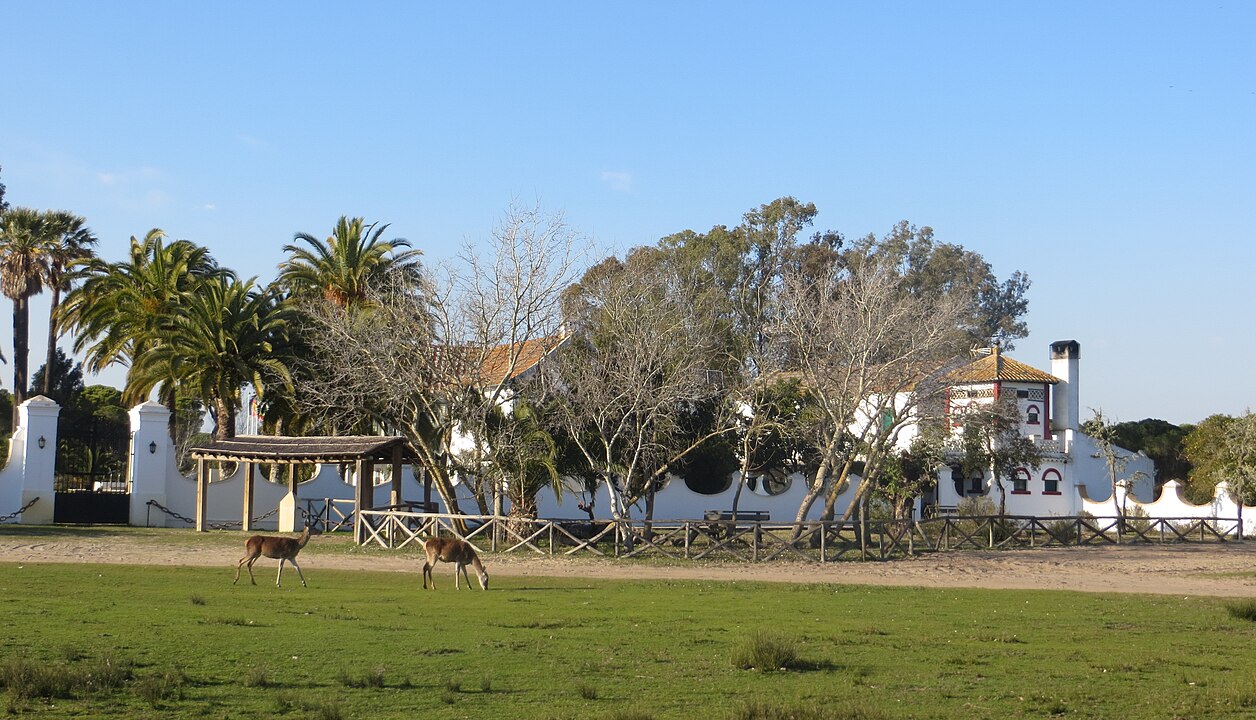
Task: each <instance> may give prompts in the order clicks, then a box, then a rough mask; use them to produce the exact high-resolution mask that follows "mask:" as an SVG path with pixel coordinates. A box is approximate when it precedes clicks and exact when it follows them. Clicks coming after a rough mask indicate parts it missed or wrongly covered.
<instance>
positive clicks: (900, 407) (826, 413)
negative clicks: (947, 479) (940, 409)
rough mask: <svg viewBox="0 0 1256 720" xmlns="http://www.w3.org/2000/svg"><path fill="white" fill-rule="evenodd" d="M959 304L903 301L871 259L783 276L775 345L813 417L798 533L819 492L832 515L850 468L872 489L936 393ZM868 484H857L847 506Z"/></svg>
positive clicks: (943, 298) (946, 298) (962, 301)
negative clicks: (904, 431)
mask: <svg viewBox="0 0 1256 720" xmlns="http://www.w3.org/2000/svg"><path fill="white" fill-rule="evenodd" d="M968 301H969V299H968V298H967V297H963V296H957V295H915V294H912V293H911V292H909V291H908V289H907V288H906V287H905V286H904V284H903V282H902V276H901V274H900V273H899V272H898V268H897V267H896V266H895V265H894V264H893V263H892V262H891V261H888V260H886V259H884V258H880V257H878V256H876V255H869V256H865V257H863V258H860V261H859V262H855V263H850V264H848V265H846V266H840V265H837V264H834V265H832V266H830V269H829V271H828V272H826V273H820V274H817V273H815V272H809V273H807V274H803V273H798V272H788V273H786V275H785V276H784V278H783V283H782V291H781V300H780V310H779V314H778V316H777V320H776V323H775V326H774V327H773V335H774V341H775V342H778V343H783V344H784V345H785V346H786V347H787V350H788V351H787V353H786V355H785V357H786V360H785V362H786V363H788V365H789V366H792V368H794V370H795V371H796V372H797V373H798V374H799V375H800V377H801V379H802V383H803V385H804V387H805V388H806V390H807V391H808V394H809V398H810V401H811V403H812V404H813V405H814V408H815V410H816V412H815V421H814V422H812V423H810V427H809V432H808V438H809V442H810V443H811V445H812V447H813V449H814V451H815V454H816V463H815V466H814V469H813V470H812V472H811V474H810V477H809V478H808V482H807V491H806V493H805V495H804V498H803V500H802V502H801V504H800V505H799V508H798V515H797V520H796V521H797V522H798V523H800V524H801V523H802V522H803V521H804V520H805V519H806V516H807V513H808V512H809V511H810V509H811V506H812V504H813V503H814V502H815V501H816V499H817V498H819V497H820V496H821V494H823V493H824V492H825V491H826V490H827V491H828V493H829V500H828V502H827V503H826V512H829V513H830V514H831V510H832V503H833V501H834V500H835V499H836V497H837V495H838V494H839V493H840V492H841V491H842V490H843V489H844V488H845V487H846V486H847V484H848V482H849V476H850V474H851V472H852V471H853V470H854V469H855V468H856V464H857V463H862V465H863V476H864V479H865V481H867V480H870V479H875V475H876V473H877V472H879V470H880V468H881V466H882V465H883V463H884V462H885V460H886V458H887V456H888V454H889V452H890V451H891V450H892V449H893V448H894V445H895V442H896V440H897V437H898V433H899V431H900V430H901V428H902V427H903V426H904V425H905V424H906V423H908V422H912V421H914V420H915V419H916V418H917V415H916V410H917V408H919V407H921V406H922V401H924V400H926V399H928V398H929V397H930V396H931V394H932V393H933V392H935V388H936V386H937V384H936V383H934V382H932V381H931V380H930V378H931V373H933V372H934V371H935V370H937V369H938V368H939V367H940V366H942V364H943V362H944V361H945V360H946V359H947V358H948V357H950V356H951V355H952V354H953V353H954V350H955V348H954V338H955V332H954V329H955V327H956V323H957V321H958V319H959V318H960V314H961V312H962V311H963V310H964V309H965V308H966V306H967V303H968ZM872 484H873V483H871V482H864V483H862V484H861V486H860V488H859V491H858V493H857V496H856V501H859V500H861V499H862V496H863V495H864V494H865V493H866V492H867V488H868V487H870V486H871V485H872ZM854 506H855V503H852V506H851V507H852V508H853V507H854ZM849 512H850V510H849V509H848V510H847V513H848V515H849ZM799 528H801V525H799ZM796 532H798V531H797V530H796Z"/></svg>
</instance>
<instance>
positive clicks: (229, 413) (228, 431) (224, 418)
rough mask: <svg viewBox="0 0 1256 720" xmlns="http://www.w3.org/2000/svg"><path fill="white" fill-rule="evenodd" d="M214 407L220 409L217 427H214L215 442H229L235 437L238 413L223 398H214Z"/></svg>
mask: <svg viewBox="0 0 1256 720" xmlns="http://www.w3.org/2000/svg"><path fill="white" fill-rule="evenodd" d="M214 407H216V408H217V409H218V412H217V413H216V415H217V417H216V418H214V419H215V420H216V421H217V423H218V424H217V425H216V426H215V427H214V439H215V440H229V439H231V438H233V437H235V425H236V423H235V421H236V411H235V407H233V406H232V405H231V403H229V402H227V401H226V400H225V399H223V398H214Z"/></svg>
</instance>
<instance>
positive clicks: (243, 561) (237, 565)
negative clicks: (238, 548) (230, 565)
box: [231, 555, 252, 585]
mask: <svg viewBox="0 0 1256 720" xmlns="http://www.w3.org/2000/svg"><path fill="white" fill-rule="evenodd" d="M248 561H249V556H248V555H245V556H244V557H242V558H240V562H238V563H236V576H235V580H232V581H231V584H232V585H235V584H236V583H238V582H240V568H242V567H244V563H246V562H248ZM249 569H250V570H252V568H249Z"/></svg>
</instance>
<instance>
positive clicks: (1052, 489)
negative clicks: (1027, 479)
mask: <svg viewBox="0 0 1256 720" xmlns="http://www.w3.org/2000/svg"><path fill="white" fill-rule="evenodd" d="M1042 494H1043V495H1059V494H1060V471H1059V470H1056V469H1055V468H1051V469H1050V470H1047V471H1046V472H1044V473H1043V474H1042Z"/></svg>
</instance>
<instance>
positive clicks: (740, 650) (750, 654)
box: [732, 631, 798, 672]
mask: <svg viewBox="0 0 1256 720" xmlns="http://www.w3.org/2000/svg"><path fill="white" fill-rule="evenodd" d="M732 662H733V667H736V668H740V669H742V670H754V669H758V670H763V671H767V672H770V671H773V670H789V669H791V668H796V667H797V666H798V652H797V651H796V650H795V649H794V643H793V642H792V641H790V640H788V639H786V638H784V637H781V636H779V635H775V634H772V633H768V632H764V631H759V632H756V633H754V634H753V635H751V636H750V637H748V638H746V639H745V640H743V641H742V643H741V644H740V645H739V646H737V648H736V649H735V650H734V651H733V657H732Z"/></svg>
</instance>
